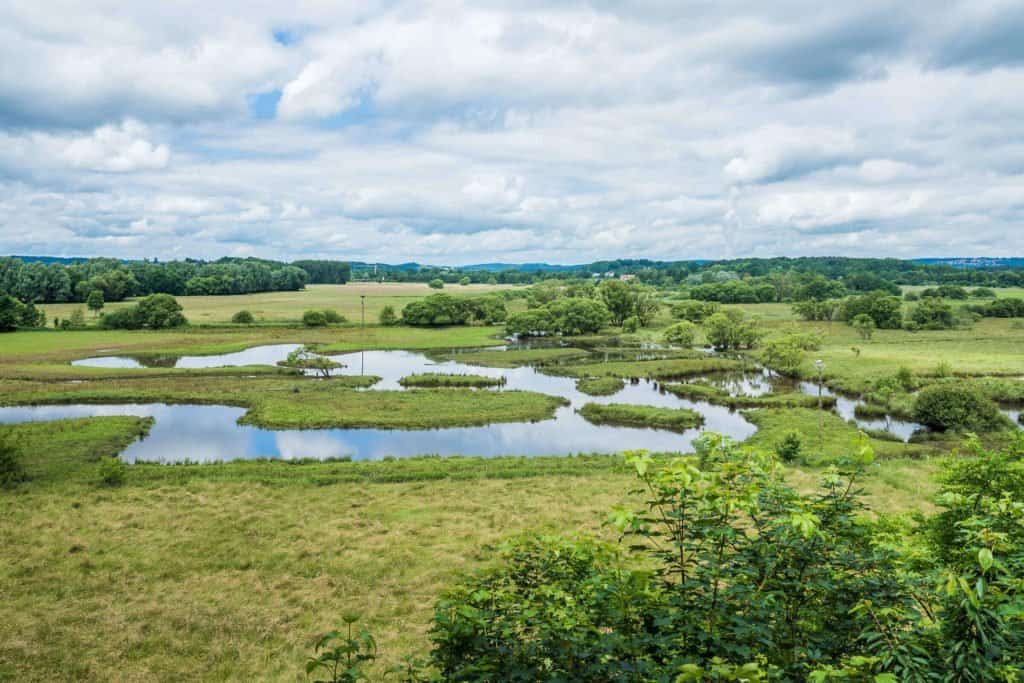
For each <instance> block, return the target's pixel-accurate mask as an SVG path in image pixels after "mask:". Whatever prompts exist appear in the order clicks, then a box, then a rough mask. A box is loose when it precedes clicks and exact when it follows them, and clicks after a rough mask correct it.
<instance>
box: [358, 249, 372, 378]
mask: <svg viewBox="0 0 1024 683" xmlns="http://www.w3.org/2000/svg"><path fill="white" fill-rule="evenodd" d="M374 268H376V266H374ZM359 308H360V315H361V318H362V320H361V322H360V324H359V336H360V337H362V338H363V343H362V344H361V345H360V346H362V347H363V348H361V349H360V350H359V374H360V375H365V374H366V348H365V347H366V295H365V294H360V295H359Z"/></svg>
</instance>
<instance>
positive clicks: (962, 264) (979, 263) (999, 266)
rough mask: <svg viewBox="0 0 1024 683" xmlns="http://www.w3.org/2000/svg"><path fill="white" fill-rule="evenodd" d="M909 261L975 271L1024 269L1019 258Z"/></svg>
mask: <svg viewBox="0 0 1024 683" xmlns="http://www.w3.org/2000/svg"><path fill="white" fill-rule="evenodd" d="M910 260H911V261H913V262H914V263H924V264H927V265H943V266H953V267H954V268H965V269H977V270H1013V269H1017V268H1024V258H1020V257H1009V258H1001V257H1000V258H996V257H988V256H960V257H953V258H915V259H910Z"/></svg>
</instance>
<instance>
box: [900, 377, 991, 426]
mask: <svg viewBox="0 0 1024 683" xmlns="http://www.w3.org/2000/svg"><path fill="white" fill-rule="evenodd" d="M913 416H914V421H915V422H920V423H921V424H923V425H925V426H927V427H930V428H931V429H934V430H937V431H943V432H944V431H948V430H952V431H964V432H966V431H974V432H990V431H996V430H999V429H1002V428H1004V427H1005V426H1006V419H1005V418H1004V417H1003V415H1002V413H1000V412H999V408H998V406H996V404H995V403H994V402H993V401H992V400H990V399H989V398H988V397H987V396H985V394H983V393H982V392H981V391H979V390H978V389H976V388H973V387H967V386H963V385H960V384H936V385H933V386H930V387H926V388H924V389H922V390H921V392H920V393H919V394H918V395H917V400H915V401H914V411H913Z"/></svg>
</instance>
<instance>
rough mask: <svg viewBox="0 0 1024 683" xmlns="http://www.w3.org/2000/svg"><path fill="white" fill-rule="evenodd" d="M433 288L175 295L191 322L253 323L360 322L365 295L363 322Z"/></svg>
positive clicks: (454, 288) (470, 291) (62, 313)
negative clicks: (310, 317) (331, 313)
mask: <svg viewBox="0 0 1024 683" xmlns="http://www.w3.org/2000/svg"><path fill="white" fill-rule="evenodd" d="M510 288H511V286H510V285H467V286H465V287H463V286H461V285H446V286H445V288H444V290H443V291H444V293H445V294H451V295H452V296H480V295H481V294H489V293H491V292H496V291H500V290H502V289H510ZM436 292H437V290H434V289H430V287H428V286H427V284H426V283H425V282H385V283H377V282H350V283H348V284H346V285H308V286H307V287H306V289H304V290H302V291H298V292H262V293H259V294H239V295H232V296H179V297H176V298H177V300H178V303H180V304H181V306H182V308H183V309H184V311H183V312H184V314H185V317H186V318H188V319H189V321H190V322H191V323H192V324H210V323H227V322H229V321H230V320H231V316H232V315H234V314H235V313H237V312H238V311H241V310H247V311H249V312H250V313H252V314H253V316H254V317H255V318H256V320H257V322H295V321H297V320H300V319H301V318H302V312H303V311H306V310H311V309H315V310H324V309H333V310H335V311H337V312H338V313H341V314H342V315H344V316H345V317H346V318H348V319H349V321H351V322H353V323H359V322H361V321H362V303H363V302H362V300H361V298H360V297H363V296H365V297H366V299H365V304H366V322H367V323H368V324H375V323H376V322H377V320H378V318H379V317H380V312H381V309H383V308H384V307H385V306H393V307H394V309H395V311H396V312H397V313H399V314H400V313H401V312H402V308H404V307H405V305H406V304H409V303H412V302H413V301H417V300H419V299H422V298H423V297H425V296H428V295H430V294H435V293H436ZM132 303H134V301H133V300H128V301H124V302H116V303H115V302H111V303H108V304H107V305H106V307H105V308H104V310H105V311H114V310H117V309H118V308H121V307H123V306H130V305H131V304H132ZM42 308H43V309H44V310H45V311H46V315H47V317H48V318H49V320H51V321H52V320H53V318H54V317H60V318H67V317H69V316H70V315H71V312H72V311H73V310H74V309H76V308H83V309H84V308H85V305H84V304H77V303H76V304H45V305H43V306H42ZM92 320H93V316H92V315H91V314H90V313H89V312H88V311H86V321H87V322H92Z"/></svg>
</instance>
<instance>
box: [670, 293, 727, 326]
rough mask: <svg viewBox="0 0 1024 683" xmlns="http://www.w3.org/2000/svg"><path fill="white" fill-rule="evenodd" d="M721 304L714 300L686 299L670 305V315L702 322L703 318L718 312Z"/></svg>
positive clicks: (693, 321)
mask: <svg viewBox="0 0 1024 683" xmlns="http://www.w3.org/2000/svg"><path fill="white" fill-rule="evenodd" d="M720 310H722V306H721V305H720V304H718V303H717V302H714V301H698V300H696V299H688V300H686V301H680V302H679V303H677V304H673V305H672V317H673V318H678V319H680V320H689V321H690V322H692V323H702V322H704V319H705V318H707V317H709V316H712V315H714V314H715V313H718V312H719V311H720Z"/></svg>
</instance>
